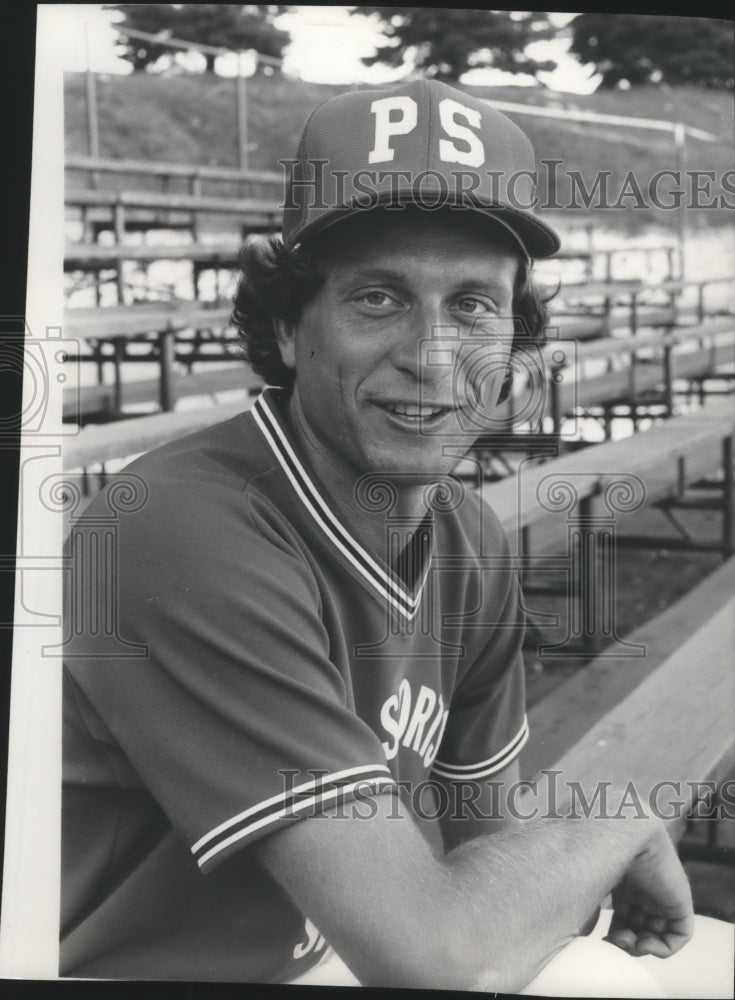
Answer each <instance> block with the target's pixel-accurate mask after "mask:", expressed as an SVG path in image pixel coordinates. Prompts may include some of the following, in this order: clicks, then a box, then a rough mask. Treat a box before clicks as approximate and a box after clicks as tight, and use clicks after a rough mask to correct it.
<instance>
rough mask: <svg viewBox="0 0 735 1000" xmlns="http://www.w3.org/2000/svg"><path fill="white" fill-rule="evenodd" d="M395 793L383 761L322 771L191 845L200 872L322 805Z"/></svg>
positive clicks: (243, 813) (241, 814)
mask: <svg viewBox="0 0 735 1000" xmlns="http://www.w3.org/2000/svg"><path fill="white" fill-rule="evenodd" d="M382 792H395V793H397V792H398V786H397V784H396V782H395V781H394V779H393V776H392V774H391V772H390V769H389V768H388V767H386V766H385V765H384V764H375V765H363V766H362V767H350V768H347V769H346V770H343V771H335V772H333V773H331V774H325V775H324V776H320V777H318V778H313V779H312V780H311V781H305V782H303V783H302V784H300V785H294V786H293V787H292V788H289V789H287V790H286V791H284V792H281V793H280V794H278V795H273V796H271V798H269V799H265V800H264V801H262V802H260V803H258V805H255V806H252V807H251V808H250V809H246V810H245V811H244V812H241V813H238V814H237V815H236V816H233V817H232V818H231V819H228V820H225V822H224V823H220V825H219V826H216V827H215V828H214V829H213V830H210V832H209V833H207V834H205V835H204V836H203V837H201V838H200V839H199V840H198V841H197V842H196V843H195V844H194V845H193V846H192V848H191V852H192V854H193V855H194V857H195V859H196V862H197V864H198V865H199V868H200V869H201V870H202V871H203V872H207V871H209V870H210V869H211V868H213V867H215V865H216V863H217V862H218V861H220V860H223V858H224V857H226V856H227V855H229V854H231V853H232V851H233V849H234V848H235V846H236V848H237V849H239V848H240V847H243V846H245V845H246V844H247V843H249V842H250V841H253V840H257V839H258V838H259V837H260V836H262V835H263V834H264V833H269V832H271V829H276V828H277V827H278V826H279V825H281V824H282V822H283V821H288V820H294V819H304V818H306V817H307V816H310V815H312V816H313V815H314V814H316V813H319V812H320V811H321V809H322V808H323V807H330V806H334V805H339V804H340V803H341V802H345V801H348V800H349V799H351V798H355V797H357V796H359V795H363V794H367V795H377V794H380V793H382Z"/></svg>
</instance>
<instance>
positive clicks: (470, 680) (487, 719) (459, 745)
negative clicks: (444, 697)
mask: <svg viewBox="0 0 735 1000" xmlns="http://www.w3.org/2000/svg"><path fill="white" fill-rule="evenodd" d="M504 575H505V576H506V580H507V583H506V587H505V590H506V598H505V601H504V603H502V604H501V608H502V610H501V613H500V615H499V617H498V620H497V622H495V623H494V626H493V630H492V635H491V638H490V640H489V642H488V643H487V644H486V645H485V647H484V648H483V649H482V651H481V652H480V654H479V655H478V656H477V657H476V659H475V662H474V663H473V664H472V666H471V667H470V669H469V670H468V671H467V673H466V674H465V675H464V677H463V678H462V680H461V681H460V683H459V684H458V686H457V688H456V690H455V692H454V695H453V697H452V702H451V705H450V709H449V717H448V721H447V726H446V729H445V731H444V737H443V739H442V743H441V746H440V748H439V753H438V755H437V759H436V761H435V762H434V768H433V772H434V774H436V775H438V776H440V777H442V778H445V779H452V780H455V781H459V780H464V781H481V780H483V779H486V778H491V777H492V775H494V774H497V773H499V772H500V771H502V770H503V769H504V768H506V767H507V766H508V765H509V764H510V763H512V761H513V760H514V759H515V758H516V757H517V756H518V754H519V753H520V751H521V748H522V747H523V746H524V744H525V743H526V740H527V739H528V721H527V718H526V711H525V701H526V698H525V674H524V666H523V656H522V652H521V650H522V646H523V636H524V630H525V629H524V626H525V616H524V612H523V609H522V607H521V601H520V592H519V585H518V578H517V575H516V573H515V571H513V570H508V571H507V572H506V573H504Z"/></svg>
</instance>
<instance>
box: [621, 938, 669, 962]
mask: <svg viewBox="0 0 735 1000" xmlns="http://www.w3.org/2000/svg"><path fill="white" fill-rule="evenodd" d="M677 950H678V949H677ZM631 954H633V955H654V956H655V957H656V958H668V957H669V955H672V954H673V952H672V950H671V947H670V946H669V945H668V944H667V943H666V941H665V940H663V938H661V937H659V936H658V935H657V934H643V935H641V937H639V938H638V940H637V941H636V943H635V948H634V950H633V951H632V952H631Z"/></svg>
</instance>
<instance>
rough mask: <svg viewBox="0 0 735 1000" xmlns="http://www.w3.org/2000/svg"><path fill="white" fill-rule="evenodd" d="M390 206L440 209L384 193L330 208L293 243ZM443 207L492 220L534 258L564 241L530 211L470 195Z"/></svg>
mask: <svg viewBox="0 0 735 1000" xmlns="http://www.w3.org/2000/svg"><path fill="white" fill-rule="evenodd" d="M388 204H392V205H415V206H416V207H418V208H424V209H425V211H427V212H433V211H436V210H437V208H439V207H440V206H439V205H438V204H437V203H436V202H432V201H431V200H430V199H426V200H425V202H422V201H420V200H418V199H417V198H416V196H415V192H413V191H412V190H411V189H409V190H407V191H405V192H401V191H397V192H396V191H391V192H386V193H381V194H380V195H378V197H377V198H375V199H373V201H372V202H371V204H370V205H369V206H368V205H360V204H357V203H353V204H351V205H346V206H342V207H340V208H331V209H328V210H326V211H325V212H323V213H320V215H319V216H318V217H316V218H314V219H312V221H311V222H310V223H308V224H307V225H306V226H304V227H303V228H302V229H301V230H299V232H298V236H297V239H296V240H294V241H293V244H294V245H295V244H296V243H307V242H308V241H309V240H311V239H313V238H314V237H315V236H318V235H319V234H320V233H322V232H324V230H325V229H330V228H331V227H332V226H334V225H336V224H337V223H339V222H342V221H344V220H345V219H351V218H354V216H356V215H358V214H359V213H360V212H373V211H375V210H376V209H379V208H385V207H386V206H387V205H388ZM444 206H446V207H448V208H452V209H455V210H457V211H470V212H477V213H478V214H480V215H484V216H486V217H487V218H488V219H489V220H491V221H493V222H496V223H498V224H499V225H501V226H502V227H503V228H504V229H505V230H506V231H508V232H509V233H510V234H511V235H512V236H513V237H514V238H515V239H516V240H517V242H518V243H519V244H520V246H521V248H522V249H523V250H524V251H525V252H526V254H527V255H528V256H529V257H531V258H534V259H542V258H544V257H553V255H554V254H555V253H558V251H559V249H560V248H561V239H560V238H559V235H558V233H556V232H555V231H554V230H553V229H552V228H551V226H549V225H547V223H545V222H542V221H541V219H539V218H538V216H536V215H534V214H533V213H531V212H526V211H524V210H522V209H519V208H515V207H513V206H510V205H499V204H492V203H485V202H480V201H478V200H476V199H474V198H468V197H467V196H465V197H464V198H462V199H456V200H453V199H452V198H449V197H447V198H445V199H444V200H443V201H442V205H441V207H444Z"/></svg>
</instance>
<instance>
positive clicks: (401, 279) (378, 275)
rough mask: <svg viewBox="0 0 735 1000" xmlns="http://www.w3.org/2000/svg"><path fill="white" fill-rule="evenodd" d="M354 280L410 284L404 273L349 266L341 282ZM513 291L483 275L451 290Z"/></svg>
mask: <svg viewBox="0 0 735 1000" xmlns="http://www.w3.org/2000/svg"><path fill="white" fill-rule="evenodd" d="M355 278H359V279H360V281H365V282H368V283H369V282H371V281H377V282H385V283H388V284H402V285H408V284H410V278H409V276H408V275H407V274H405V273H404V272H402V271H395V270H392V269H390V268H384V267H370V268H367V269H366V270H363V269H361V268H359V267H357V266H355V267H352V266H349V267H348V268H347V269H346V271H345V272H344V276H343V278H342V279H341V280H343V281H345V282H348V283H349V282H351V281H353V280H354V279H355ZM513 290H514V285H510V286H508V285H506V284H505V283H504V282H502V281H494V280H493V278H492V276H487V277H486V276H484V275H483V276H478V277H476V278H462V279H461V280H460V281H459V282H458V283H457V285H456V286H455V287H454V288H453V291H454V292H470V291H485V292H488V293H492V292H495V293H497V292H502V293H506V292H510V293H511V294H513Z"/></svg>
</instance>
